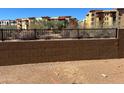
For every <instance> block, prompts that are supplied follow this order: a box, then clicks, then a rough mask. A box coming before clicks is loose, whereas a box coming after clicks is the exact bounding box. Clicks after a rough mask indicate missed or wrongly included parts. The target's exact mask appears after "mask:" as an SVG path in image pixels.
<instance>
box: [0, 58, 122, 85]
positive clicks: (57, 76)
mask: <svg viewBox="0 0 124 93" xmlns="http://www.w3.org/2000/svg"><path fill="white" fill-rule="evenodd" d="M0 83H5V84H6V83H7V84H9V83H12V84H15V83H23V84H27V83H28V84H29V83H31V84H32V83H33V84H39V83H40V84H41V83H43V84H89V83H90V84H98V83H102V84H103V83H105V84H111V83H124V59H108V60H81V61H67V62H53V63H52V62H51V63H36V64H22V65H11V66H0Z"/></svg>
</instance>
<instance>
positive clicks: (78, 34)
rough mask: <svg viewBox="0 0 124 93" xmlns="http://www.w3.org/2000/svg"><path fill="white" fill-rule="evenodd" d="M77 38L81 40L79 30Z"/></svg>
mask: <svg viewBox="0 0 124 93" xmlns="http://www.w3.org/2000/svg"><path fill="white" fill-rule="evenodd" d="M77 38H78V39H80V33H79V29H77Z"/></svg>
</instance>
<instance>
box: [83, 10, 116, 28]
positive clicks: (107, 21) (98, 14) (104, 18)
mask: <svg viewBox="0 0 124 93" xmlns="http://www.w3.org/2000/svg"><path fill="white" fill-rule="evenodd" d="M116 13H117V10H91V11H90V12H89V13H88V14H87V15H86V18H85V27H86V28H115V27H116Z"/></svg>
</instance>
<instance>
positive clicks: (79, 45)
mask: <svg viewBox="0 0 124 93" xmlns="http://www.w3.org/2000/svg"><path fill="white" fill-rule="evenodd" d="M117 57H118V40H117V39H101V40H60V41H33V42H28V41H27V42H1V43H0V65H14V64H26V63H41V62H53V61H70V60H83V59H106V58H117Z"/></svg>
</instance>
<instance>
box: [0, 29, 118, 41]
mask: <svg viewBox="0 0 124 93" xmlns="http://www.w3.org/2000/svg"><path fill="white" fill-rule="evenodd" d="M83 38H117V29H115V28H106V29H101V28H100V29H28V30H27V29H21V30H19V29H0V40H1V41H5V40H36V39H45V40H46V39H83Z"/></svg>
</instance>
